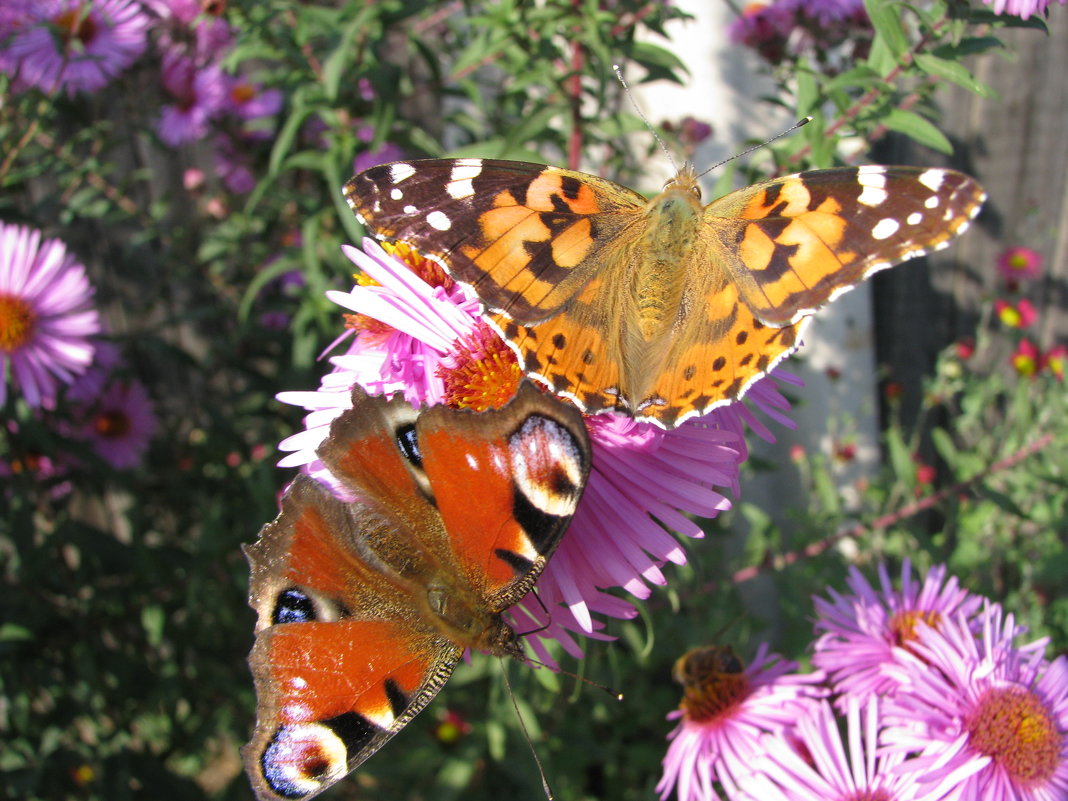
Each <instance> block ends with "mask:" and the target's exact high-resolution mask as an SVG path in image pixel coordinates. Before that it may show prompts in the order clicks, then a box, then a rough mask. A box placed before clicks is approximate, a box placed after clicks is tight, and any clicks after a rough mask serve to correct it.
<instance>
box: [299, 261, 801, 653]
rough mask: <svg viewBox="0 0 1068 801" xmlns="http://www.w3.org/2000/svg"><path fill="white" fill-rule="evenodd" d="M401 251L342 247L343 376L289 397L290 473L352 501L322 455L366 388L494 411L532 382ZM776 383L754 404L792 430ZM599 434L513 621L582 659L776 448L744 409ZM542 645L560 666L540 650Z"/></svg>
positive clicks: (757, 393) (629, 423) (596, 424)
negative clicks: (760, 450) (758, 446)
mask: <svg viewBox="0 0 1068 801" xmlns="http://www.w3.org/2000/svg"><path fill="white" fill-rule="evenodd" d="M389 247H390V251H389V252H387V251H385V250H383V248H382V247H381V246H379V245H378V244H377V243H375V242H374V241H371V240H367V241H365V243H364V249H363V250H357V249H356V248H351V247H347V248H345V249H344V250H345V253H346V255H347V256H348V257H349V258H350V259H351V260H352V261H353V263H354V264H355V265H356V266H357V267H358V268H359V270H360V272H359V274H358V275H357V279H356V285H355V286H354V287H353V288H352V290H351V291H349V292H328V293H327V296H328V297H329V298H330V299H331V300H332V301H334V302H335V303H337V304H338V305H339V306H341V307H343V308H345V309H347V310H348V311H349V312H350V314H348V315H347V330H346V331H345V333H344V334H342V336H341V337H339V340H338V342H336V343H335V345H337V344H340V343H341V342H342V341H344V342H346V343H347V348H346V350H345V352H344V353H341V354H339V355H336V356H333V357H331V359H330V361H331V363H332V364H333V367H334V369H333V371H332V372H330V373H328V374H327V375H326V376H325V377H324V378H323V379H322V384H321V386H320V388H319V390H318V391H315V392H283V393H280V394H279V396H278V398H279V400H281V401H283V402H286V403H291V404H295V405H298V406H302V407H303V408H305V409H307V410H308V412H309V414H308V415H307V417H306V418H305V426H306V427H305V430H304V431H302V432H300V433H298V434H296V435H294V436H291V437H289V438H288V439H286V440H285V441H283V442H282V443H281V446H280V447H281V448H282V450H284V451H290V454H289V455H288V456H286V457H285V458H284V459H283V460H282V461H281V462H280V465H281V466H289V467H297V466H299V467H301V468H302V469H303V470H305V471H306V472H308V473H309V474H310V475H312V476H313V477H315V478H316V479H318V480H320V481H321V482H323V483H324V484H326V485H328V486H330V487H332V489H333V490H334V491H335V492H341V490H340V488H339V487H338V486H337V482H336V481H334V479H333V477H332V476H331V475H330V473H329V471H327V470H326V468H325V467H324V465H323V464H322V462H320V461H319V460H318V459H317V457H316V455H315V450H316V448H317V447H318V445H319V444H320V443H321V442H322V441H323V439H324V438H325V437H326V435H327V432H328V430H329V426H330V423H331V421H332V420H333V419H334V418H335V417H337V416H338V415H339V414H341V412H342V411H344V410H345V409H346V408H347V407H348V406H349V404H350V388H351V387H352V386H353V385H354V384H359V385H360V386H362V387H363V388H365V389H367V390H368V391H369V392H372V393H374V394H392V393H396V392H400V393H403V395H404V397H405V398H407V399H408V400H409V401H410V402H412V403H413V404H423V403H425V404H436V403H446V404H449V405H451V406H454V407H457V408H472V409H485V408H489V407H491V406H499V405H501V404H502V403H504V402H505V401H507V399H508V398H510V397H511V395H512V394H513V393H514V392H515V390H516V388H517V387H518V384H519V381H520V379H521V377H522V376H521V373H520V370H519V368H518V365H517V363H516V359H515V356H514V354H513V353H512V351H511V350H510V349H509V348H508V346H507V345H506V344H505V343H504V342H503V340H501V339H500V337H499V336H498V335H497V334H496V333H495V332H494V331H493V330H492V329H490V328H489V326H487V325H486V323H485V322H484V321H483V319H482V315H481V304H480V303H479V301H478V299H477V298H476V297H475V296H474V295H473V294H471V293H470V292H469V291H468V290H467V289H466V288H464V287H463V286H461V285H459V284H457V283H455V282H453V281H452V280H451V279H450V278H449V277H448V276H447V275H446V274H445V272H444V271H443V270H442V269H441V268H440V267H439V266H438V265H437V264H436V263H434V262H432V261H429V260H427V259H425V258H423V257H422V256H420V255H419V254H418V253H416V252H414V251H412V250H411V249H409V248H408V247H406V246H404V245H395V246H389ZM776 380H778V381H790V380H791V379H790V378H789V377H788V376H782V375H780V377H779V378H778V379H770V378H769V379H765V380H763V381H761V382H758V383H757V384H756V385H755V386H754V387H752V388H751V389H750V391H749V393H748V394H747V396H746V398H747V402H748V404H749V405H751V406H753V407H755V408H756V409H759V410H761V411H762V412H763V413H764V414H765V415H766V416H769V417H770V418H772V419H774V420H777V421H778V422H780V423H782V424H784V425H790V421H789V419H788V418H787V417H786V416H785V412H787V411H788V410H789V404H788V402H787V401H786V400H785V398H784V397H783V396H782V395H781V394H780V393H779V391H778V388H777V383H776ZM587 422H588V428H589V431H590V438H591V441H592V444H593V451H594V459H593V464H594V467H593V472H592V475H591V477H590V480H589V482H588V484H587V487H586V491H585V494H584V496H583V500H582V503H581V504H580V505H579V508H578V511H577V513H576V514H575V516H574V519H573V520H572V523H571V527H570V528H569V530H568V536H567V537H566V538H565V539H564V541H563V543H562V544H561V545H560V547H559V548H558V549H557V551H556V553H555V554H554V556H553V559H552V561H551V562H550V563H549V565H548V566H547V567H546V569H545V572H544V573H543V574H542V576H541V578H540V579H539V582H538V596H539V598H540V601H539V600H538V599H530V598H528V599H527V600H525V601H523V602H522V603H521V604H520V605H518V606H517V607H515V608H514V609H513V610H512V613H511V614H512V616H513V620H514V621H515V622H516V623H517V628H518V630H520V631H528V630H532V629H540V631H539V636H540V637H543V638H554V639H556V640H557V641H559V642H560V643H561V644H562V645H563V647H564V648H565V650H567V651H568V652H569V653H572V654H573V655H579V654H581V650H580V648H579V646H578V644H577V643H576V641H575V640H574V638H573V636H572V634H574V633H578V634H581V635H584V636H600V635H599V629H600V628H602V627H603V622H602V621H601V620H599V619H598V616H609V617H616V618H630V617H633V616H634V615H635V614H636V611H635V609H634V607H633V606H632V605H631V604H630V603H629V602H627V601H625V600H623V599H621V598H619V597H617V596H615V595H610V594H608V593H606V592H604V590H605V589H607V588H611V587H621V588H623V589H624V590H626V591H627V592H628V593H630V594H631V595H632V596H634V597H635V598H638V599H644V598H647V597H648V596H649V594H650V586H649V585H650V584H660V585H662V584H665V583H666V578H665V576H664V573H663V572H662V567H663V566H664V565H665V564H666V563H668V562H671V563H674V564H677V565H680V564H684V563H685V561H686V555H685V551H684V550H683V548H682V546H681V545H680V544H679V542H678V541H677V540H676V539H675V537H674V536H672V534H671V533H669V532H670V531H673V532H676V533H678V534H681V535H683V536H687V537H693V538H700V537H702V536H703V532H702V530H701V528H700V527H699V526H698V525H697V524H696V523H695V522H694V521H693V520H691V519H690V515H696V516H701V517H715V516H716V515H717V514H719V512H721V511H723V510H724V509H727V508H729V506H730V502H729V500H728V499H727V498H726V497H725V495H724V492H726V491H732V492H736V491H737V483H738V470H739V466H740V465H741V463H742V462H743V461H744V460H745V458H746V456H747V450H746V446H745V440H744V436H743V435H744V433H745V430H746V428H747V427H748V428H751V429H753V430H754V431H756V432H757V433H758V434H759V435H761V436H763V437H765V438H769V439H770V438H771V436H772V435H771V432H770V431H769V430H768V429H767V427H766V426H765V425H764V424H763V423H762V422H761V421H760V420H759V419H758V418H757V417H756V415H754V414H753V412H752V411H751V410H750V409H749V408H748V407H747V405H745V404H740V403H736V404H732V405H730V406H727V407H723V408H719V409H716V410H714V411H713V412H711V413H710V414H708V415H705V416H703V417H701V418H698V419H691V420H688V421H687V422H686V423H684V424H683V425H681V426H679V427H678V428H676V429H674V430H672V431H664V430H662V429H660V428H657V427H655V426H654V425H652V424H650V423H640V422H635V421H634V420H632V419H630V418H628V417H624V416H621V415H615V414H604V415H597V416H594V417H591V418H588V421H587ZM547 610H552V612H551V614H549V613H548V612H547ZM531 639H533V638H531ZM531 645H532V648H534V650H535V651H536V652H537V654H538V656H539V658H541V659H543V660H545V661H550V662H551V657H550V656H549V654H548V653H547V652H546V651H545V650H544V645H543V643H542V642H541V641H540V640H534V641H533V642H532V643H531Z"/></svg>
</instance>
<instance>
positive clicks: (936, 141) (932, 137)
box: [882, 108, 953, 154]
mask: <svg viewBox="0 0 1068 801" xmlns="http://www.w3.org/2000/svg"><path fill="white" fill-rule="evenodd" d="M882 122H883V124H884V125H885V126H886V127H887V128H889V129H890V130H891V131H897V132H898V133H901V134H905V136H908V137H910V138H911V139H915V140H916V141H917V142H919V143H920V144H921V145H925V146H927V147H929V148H931V149H932V150H937V151H938V152H939V153H946V154H950V153H952V152H953V144H952V143H951V142H950V141H949V140H948V139H947V138H946V136H945V134H943V133H942V132H941V131H940V130H938V128H936V127H935V126H934V124H933V123H931V122H929V121H928V120H925V119H924V118H923V117H921V116H920V115H919V114H916V113H914V112H912V111H904V110H903V109H899V108H895V109H891V110H890V112H889V113H888V114H887V115H886V116H885V117H883V118H882Z"/></svg>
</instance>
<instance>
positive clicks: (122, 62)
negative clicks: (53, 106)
mask: <svg viewBox="0 0 1068 801" xmlns="http://www.w3.org/2000/svg"><path fill="white" fill-rule="evenodd" d="M25 8H26V9H28V10H29V12H30V13H29V18H27V17H25V16H23V17H22V18H21V19H20V20H19V24H18V26H17V27H16V28H15V33H14V35H13V36H12V37H11V39H10V41H9V42H8V44H7V47H6V54H5V57H4V59H3V61H4V62H6V63H7V67H8V69H12V68H13V69H14V70H15V71H16V74H17V85H19V86H36V87H37V88H39V89H41V90H42V91H44V92H56V91H58V90H60V89H66V91H67V93H68V94H70V95H73V94H74V93H76V92H79V91H86V92H95V91H97V90H98V89H100V88H102V87H103V86H105V85H106V84H107V83H108V82H109V81H110V80H111V79H112V78H114V77H115V76H116V75H118V74H119V73H120V72H122V71H123V70H125V69H126V68H127V67H129V66H130V65H131V64H132V63H133V62H134V61H136V60H137V59H138V58H139V57H140V55H141V54H142V53H143V52H144V51H145V47H146V45H147V32H148V27H149V22H150V20H149V18H148V17H147V16H146V15H145V14H144V13H143V12H142V10H141V6H140V5H139V4H138V3H136V2H133V0H39V2H36V3H32V4H28V5H27V6H26V7H25Z"/></svg>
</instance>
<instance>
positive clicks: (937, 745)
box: [884, 605, 1068, 801]
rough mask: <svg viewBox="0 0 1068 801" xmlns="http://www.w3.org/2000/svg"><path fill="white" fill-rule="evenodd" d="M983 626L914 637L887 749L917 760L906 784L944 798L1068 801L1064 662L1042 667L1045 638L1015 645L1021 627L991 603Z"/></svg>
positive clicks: (962, 624) (1067, 670)
mask: <svg viewBox="0 0 1068 801" xmlns="http://www.w3.org/2000/svg"><path fill="white" fill-rule="evenodd" d="M981 623H982V633H981V635H980V636H978V637H977V636H976V635H975V634H974V633H973V631H972V626H971V624H970V623H969V622H968V621H966V620H964V619H963V618H962V617H959V616H958V617H955V618H953V619H952V620H950V621H947V622H946V624H945V625H944V626H943V627H942V630H941V631H938V632H936V631H934V630H932V629H923V630H921V631H919V638H918V641H917V643H916V644H915V650H916V656H917V657H918V658H917V659H916V661H915V664H914V666H913V676H914V678H913V681H912V684H911V685H910V687H909V691H908V692H907V693H906V692H901V693H898V695H897V696H895V697H894V698H893V699H892V700H891V701H890V706H891V708H892V709H891V713H890V714H889V715H888V717H889V718H890V719H891V720H892V725H890V726H888V728H887V730H886V732H885V738H884V743H885V745H886V747H887V750H889V751H895V752H901V751H906V752H915V753H918V757H917V758H916V759H913V760H910V765H911V767H912V770H911V771H910V777H911V778H912V780H913V781H915V782H917V783H918V784H920V785H922V786H926V787H930V788H931V789H932V791H933V792H934V793H935V794H938V793H944V794H947V797H949V798H952V799H958V798H959V799H967V800H968V801H972V800H973V799H974V800H975V801H979V800H980V799H1007V800H1011V801H1055V799H1063V798H1068V658H1066V657H1064V656H1059V657H1057V658H1056V659H1055V660H1054V661H1053V662H1047V661H1046V660H1045V659H1044V658H1043V651H1044V648H1045V645H1046V641H1045V640H1039V641H1037V642H1034V643H1030V644H1029V645H1025V646H1022V647H1015V646H1014V645H1013V642H1014V640H1015V639H1016V638H1017V636H1018V635H1019V633H1020V631H1021V630H1020V629H1018V628H1017V627H1016V626H1015V624H1014V621H1013V619H1012V616H1011V615H1009V616H1003V614H1002V611H1001V608H1000V607H998V606H997V605H991V606H989V607H987V609H985V610H984V612H983V614H982V618H981ZM893 719H896V722H893ZM939 797H940V796H939Z"/></svg>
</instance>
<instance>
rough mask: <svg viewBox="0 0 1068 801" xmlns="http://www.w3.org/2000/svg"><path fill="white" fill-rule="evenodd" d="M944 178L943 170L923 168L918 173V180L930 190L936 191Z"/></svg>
mask: <svg viewBox="0 0 1068 801" xmlns="http://www.w3.org/2000/svg"><path fill="white" fill-rule="evenodd" d="M945 179H946V173H945V170H924V171H923V172H921V173H920V178H919V181H920V183H921V184H923V185H924V186H926V187H927V188H928V189H930V190H931V191H932V192H937V191H938V190H939V188H940V187H941V186H942V182H943V181H944V180H945Z"/></svg>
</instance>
